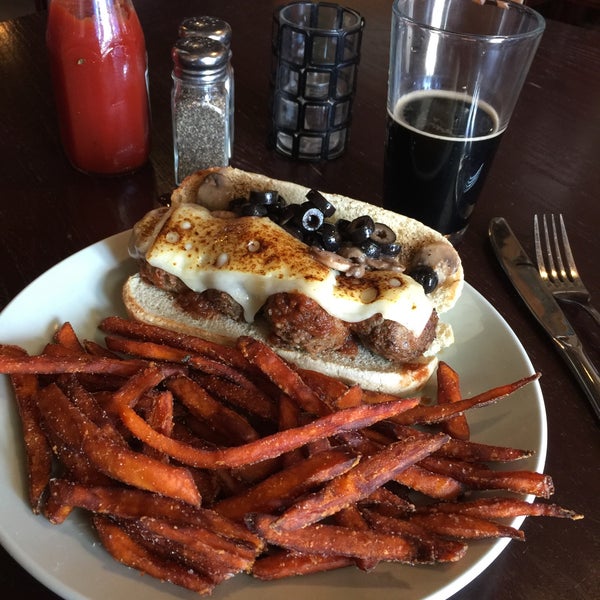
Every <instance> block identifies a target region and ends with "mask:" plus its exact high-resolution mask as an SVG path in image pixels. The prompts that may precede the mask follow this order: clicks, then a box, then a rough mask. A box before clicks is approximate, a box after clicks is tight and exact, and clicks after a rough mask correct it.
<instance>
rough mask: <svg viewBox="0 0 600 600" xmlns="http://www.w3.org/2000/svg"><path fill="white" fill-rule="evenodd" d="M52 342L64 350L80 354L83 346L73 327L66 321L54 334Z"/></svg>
mask: <svg viewBox="0 0 600 600" xmlns="http://www.w3.org/2000/svg"><path fill="white" fill-rule="evenodd" d="M54 341H55V342H56V343H57V344H60V345H61V346H64V347H65V348H69V349H70V350H73V351H75V352H79V353H82V352H83V351H84V348H83V345H82V344H81V342H80V341H79V338H78V337H77V334H76V333H75V330H74V329H73V325H71V323H69V322H68V321H67V322H65V323H63V324H62V325H61V326H60V327H59V328H58V329H57V330H56V331H55V333H54Z"/></svg>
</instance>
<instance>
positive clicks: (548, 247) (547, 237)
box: [542, 215, 558, 281]
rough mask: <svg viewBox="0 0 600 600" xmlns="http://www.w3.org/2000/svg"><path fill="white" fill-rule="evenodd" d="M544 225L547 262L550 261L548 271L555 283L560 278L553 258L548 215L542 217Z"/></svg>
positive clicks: (549, 276)
mask: <svg viewBox="0 0 600 600" xmlns="http://www.w3.org/2000/svg"><path fill="white" fill-rule="evenodd" d="M542 223H543V225H544V240H545V242H546V260H547V261H548V269H549V270H550V273H549V275H548V278H549V279H550V280H551V281H554V280H555V279H557V278H558V273H557V272H556V267H555V266H554V258H553V257H552V246H551V245H550V234H549V231H548V221H547V220H546V215H542Z"/></svg>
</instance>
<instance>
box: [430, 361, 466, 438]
mask: <svg viewBox="0 0 600 600" xmlns="http://www.w3.org/2000/svg"><path fill="white" fill-rule="evenodd" d="M459 400H462V394H461V393H460V378H459V376H458V373H457V372H456V371H455V370H454V369H453V368H452V367H451V366H450V365H448V363H445V362H444V361H440V362H439V363H438V367H437V401H438V404H449V403H451V402H458V401H459ZM440 427H441V429H442V431H444V432H445V433H447V434H448V435H449V436H451V437H453V438H456V439H458V440H468V439H469V438H470V437H471V431H470V429H469V423H468V422H467V417H466V416H465V415H464V413H463V414H460V415H455V416H454V417H451V418H450V419H448V420H446V421H444V422H442V423H441V424H440Z"/></svg>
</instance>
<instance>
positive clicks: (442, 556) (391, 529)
mask: <svg viewBox="0 0 600 600" xmlns="http://www.w3.org/2000/svg"><path fill="white" fill-rule="evenodd" d="M364 515H365V518H366V520H367V521H368V523H369V524H370V525H371V527H373V529H375V530H376V531H384V532H387V533H392V534H394V535H400V536H405V537H408V538H410V539H414V540H416V541H417V542H418V543H419V547H420V549H421V552H422V559H423V560H425V561H426V560H428V559H429V560H432V561H435V562H456V561H457V560H460V559H461V558H462V557H463V556H464V555H465V553H466V552H467V545H466V544H465V543H464V542H460V541H456V540H447V539H444V538H442V537H440V536H439V535H437V534H436V533H433V532H431V531H429V530H428V529H425V528H424V527H423V526H421V525H419V524H418V523H415V522H413V521H411V520H409V519H404V518H403V519H397V518H394V517H390V516H387V515H383V514H381V513H379V512H377V511H374V510H365V511H364Z"/></svg>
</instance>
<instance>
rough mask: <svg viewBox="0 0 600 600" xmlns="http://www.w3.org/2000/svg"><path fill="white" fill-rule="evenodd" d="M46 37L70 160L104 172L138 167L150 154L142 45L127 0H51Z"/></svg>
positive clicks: (81, 167)
mask: <svg viewBox="0 0 600 600" xmlns="http://www.w3.org/2000/svg"><path fill="white" fill-rule="evenodd" d="M46 43H47V46H48V51H49V57H50V66H51V72H52V82H53V86H54V96H55V101H56V107H57V111H58V117H59V124H60V133H61V138H62V143H63V146H64V149H65V152H66V154H67V156H68V158H69V160H70V161H71V163H72V164H73V166H74V167H75V168H77V169H79V170H81V171H84V172H87V173H97V174H105V175H110V174H117V173H124V172H127V171H131V170H133V169H136V168H137V167H140V166H141V165H143V164H144V163H145V162H146V161H147V160H148V154H149V152H150V123H149V120H150V119H149V112H150V111H149V106H148V87H147V78H146V77H147V71H146V69H147V60H146V46H145V42H144V33H143V31H142V27H141V25H140V22H139V20H138V17H137V14H136V13H135V9H134V8H133V5H132V3H131V0H51V1H50V8H49V13H48V28H47V31H46Z"/></svg>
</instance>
